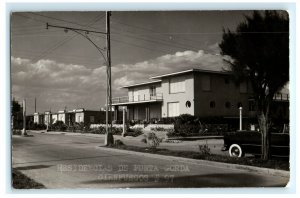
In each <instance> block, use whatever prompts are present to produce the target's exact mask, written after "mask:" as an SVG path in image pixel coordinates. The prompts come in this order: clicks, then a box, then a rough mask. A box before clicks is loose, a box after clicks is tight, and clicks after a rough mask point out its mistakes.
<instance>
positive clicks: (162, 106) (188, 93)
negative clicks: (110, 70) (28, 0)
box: [28, 69, 289, 126]
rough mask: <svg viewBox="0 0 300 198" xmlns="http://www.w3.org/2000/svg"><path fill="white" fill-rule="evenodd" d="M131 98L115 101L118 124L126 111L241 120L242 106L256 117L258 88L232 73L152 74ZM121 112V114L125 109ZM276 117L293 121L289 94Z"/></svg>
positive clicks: (101, 118)
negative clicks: (252, 86) (254, 94)
mask: <svg viewBox="0 0 300 198" xmlns="http://www.w3.org/2000/svg"><path fill="white" fill-rule="evenodd" d="M122 88H126V89H127V90H128V93H127V95H126V96H122V97H117V98H113V99H112V102H113V104H112V105H113V109H115V111H114V112H113V117H112V119H113V120H119V121H121V120H122V113H121V112H120V111H119V109H126V119H127V120H134V121H152V120H160V119H163V118H170V117H176V116H179V115H181V114H190V115H195V116H199V117H212V116H217V117H224V118H238V115H239V107H242V108H243V118H255V117H256V108H257V107H256V104H255V100H254V97H253V90H252V88H251V84H250V83H249V82H248V81H244V82H242V83H240V84H236V83H235V82H234V80H233V78H232V73H231V72H228V71H224V70H220V71H212V70H202V69H189V70H184V71H179V72H174V73H168V74H162V75H158V76H153V77H151V78H150V81H147V82H143V83H138V84H133V85H127V86H124V87H122ZM121 111H122V110H121ZM105 113H106V112H105V111H93V110H85V109H83V108H81V109H74V110H72V111H66V110H64V111H58V112H57V113H53V112H50V111H46V112H44V113H34V114H33V115H30V116H28V117H30V119H31V120H32V121H33V122H34V123H37V124H46V125H48V124H53V123H55V122H56V121H62V122H64V123H65V124H67V125H69V126H71V125H73V124H74V123H76V122H77V123H81V122H83V123H85V124H99V123H105V118H106V116H105ZM271 116H272V117H274V118H279V119H281V120H285V121H288V120H289V94H288V92H280V93H278V94H276V95H275V97H274V102H273V104H272V107H271Z"/></svg>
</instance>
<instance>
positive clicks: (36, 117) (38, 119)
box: [33, 112, 44, 124]
mask: <svg viewBox="0 0 300 198" xmlns="http://www.w3.org/2000/svg"><path fill="white" fill-rule="evenodd" d="M33 122H34V123H36V124H44V114H40V113H38V112H36V113H34V114H33Z"/></svg>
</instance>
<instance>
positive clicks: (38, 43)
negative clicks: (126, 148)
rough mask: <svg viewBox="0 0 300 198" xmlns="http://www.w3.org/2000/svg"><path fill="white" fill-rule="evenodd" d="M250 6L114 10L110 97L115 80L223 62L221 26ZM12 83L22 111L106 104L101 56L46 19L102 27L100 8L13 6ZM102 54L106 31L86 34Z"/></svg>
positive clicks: (116, 91)
mask: <svg viewBox="0 0 300 198" xmlns="http://www.w3.org/2000/svg"><path fill="white" fill-rule="evenodd" d="M251 13H252V11H184V12H183V11H151V12H150V11H148V12H146V11H143V12H141V11H130V12H112V15H111V23H110V24H111V60H112V97H119V96H125V95H126V94H127V90H126V89H122V88H120V87H121V86H125V85H129V84H134V83H139V82H145V81H149V77H151V76H155V75H159V74H165V73H170V72H176V71H181V70H185V69H191V68H202V69H212V70H218V69H220V68H221V69H222V68H223V67H226V66H225V65H224V62H223V57H222V56H221V55H220V49H219V46H218V44H219V43H220V42H221V39H222V29H223V28H226V29H227V28H229V29H231V30H234V29H235V28H236V26H237V25H238V24H239V23H240V22H242V21H244V17H245V15H250V14H251ZM10 21H11V82H12V87H11V88H12V95H13V97H14V98H15V100H18V101H22V100H23V99H26V107H27V112H28V113H33V112H34V100H35V98H36V100H37V112H41V113H42V112H44V111H48V110H51V111H52V112H55V111H58V110H63V109H67V110H72V109H75V108H85V109H91V110H99V109H100V108H101V107H104V106H105V98H106V66H105V60H104V58H103V56H102V55H101V54H100V52H99V51H98V50H97V49H96V48H95V46H93V44H92V43H91V42H90V41H89V40H88V39H86V38H85V37H83V36H82V35H79V34H77V33H74V32H72V31H65V30H64V29H58V28H52V27H49V28H48V29H46V23H49V24H50V25H58V26H67V27H73V28H81V29H87V30H93V31H99V32H105V31H106V30H105V27H106V18H105V12H15V13H12V14H11V20H10ZM83 34H85V35H86V36H88V38H89V39H91V40H92V41H93V43H94V44H96V45H97V46H98V47H99V48H100V49H101V50H100V51H102V52H103V53H104V55H105V50H106V40H105V35H103V34H99V33H92V32H89V33H86V32H84V33H83Z"/></svg>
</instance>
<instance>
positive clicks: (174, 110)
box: [168, 102, 179, 117]
mask: <svg viewBox="0 0 300 198" xmlns="http://www.w3.org/2000/svg"><path fill="white" fill-rule="evenodd" d="M175 116H179V102H169V103H168V117H175Z"/></svg>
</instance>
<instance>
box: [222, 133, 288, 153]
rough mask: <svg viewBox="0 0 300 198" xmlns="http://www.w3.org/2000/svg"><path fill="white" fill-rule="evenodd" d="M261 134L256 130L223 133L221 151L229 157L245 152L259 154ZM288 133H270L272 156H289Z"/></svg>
mask: <svg viewBox="0 0 300 198" xmlns="http://www.w3.org/2000/svg"><path fill="white" fill-rule="evenodd" d="M261 144H262V134H261V133H260V132H257V131H237V132H231V133H227V134H225V135H224V147H223V148H222V151H228V152H229V155H230V156H231V157H243V156H244V155H245V154H246V153H249V154H253V155H255V156H260V155H261ZM289 145H290V135H289V134H288V133H271V134H270V146H271V147H270V154H271V156H273V157H289V153H290V146H289Z"/></svg>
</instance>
